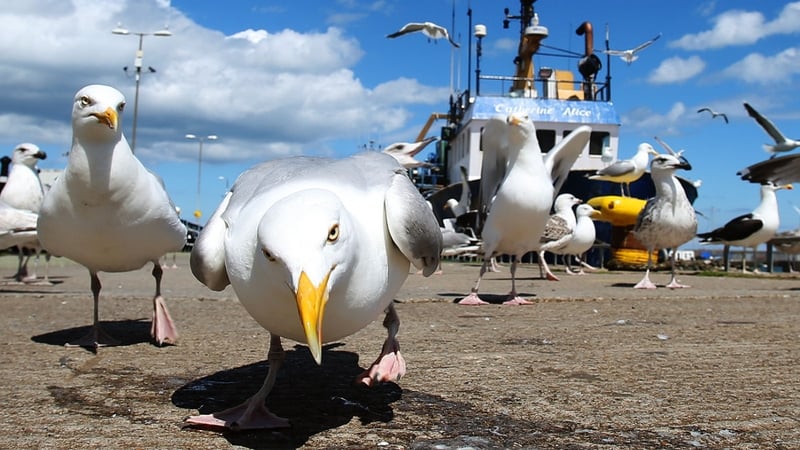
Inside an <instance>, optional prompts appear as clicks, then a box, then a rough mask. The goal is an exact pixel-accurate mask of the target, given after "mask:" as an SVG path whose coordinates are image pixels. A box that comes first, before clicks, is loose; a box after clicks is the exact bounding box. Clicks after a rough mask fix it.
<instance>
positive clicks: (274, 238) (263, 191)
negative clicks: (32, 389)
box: [188, 152, 442, 429]
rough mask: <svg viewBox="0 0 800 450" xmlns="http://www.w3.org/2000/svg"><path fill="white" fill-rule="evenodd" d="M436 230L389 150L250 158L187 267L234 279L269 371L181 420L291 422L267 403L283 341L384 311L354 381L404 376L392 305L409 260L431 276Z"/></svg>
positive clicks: (335, 330)
mask: <svg viewBox="0 0 800 450" xmlns="http://www.w3.org/2000/svg"><path fill="white" fill-rule="evenodd" d="M441 251H442V234H441V232H440V231H439V225H438V223H437V221H436V217H435V216H434V214H433V211H431V209H430V208H429V207H428V206H427V205H426V202H425V200H424V199H423V198H422V195H421V194H420V193H419V191H418V190H417V188H416V187H415V186H414V184H413V183H412V182H411V180H410V179H409V177H408V175H407V171H406V169H405V168H404V167H402V166H401V165H400V164H398V162H397V161H396V160H395V159H393V158H391V157H390V156H389V155H385V154H382V153H380V152H363V153H359V154H356V155H353V156H351V157H348V158H345V159H340V160H334V159H326V158H314V157H305V156H297V157H292V158H285V159H278V160H273V161H270V162H266V163H263V164H260V165H257V166H255V167H253V168H251V169H249V170H247V171H245V172H244V173H243V174H242V175H240V176H239V178H238V179H237V180H236V183H234V185H233V187H232V188H231V191H230V192H229V193H228V194H227V195H226V197H225V198H224V199H223V200H222V203H221V204H220V205H219V207H218V208H217V210H216V211H215V212H214V214H213V215H212V216H211V218H210V219H209V220H208V223H207V225H206V226H205V227H204V228H203V231H202V232H201V233H200V236H199V238H198V239H197V242H196V243H195V246H194V249H193V250H192V253H191V257H190V264H191V268H192V273H193V274H194V275H195V277H196V278H197V279H198V280H199V281H200V282H201V283H203V284H205V285H206V286H208V287H209V288H210V289H213V290H222V289H224V288H225V286H227V285H228V284H230V285H231V286H233V289H234V291H235V292H236V295H237V296H238V298H239V301H240V302H241V304H242V305H243V306H244V307H245V309H246V310H247V311H248V312H249V313H250V315H251V316H252V317H253V318H254V319H255V320H256V322H258V323H259V324H260V325H261V326H262V327H264V328H265V329H266V330H267V331H269V333H270V336H271V339H270V347H269V353H268V355H269V356H268V360H269V371H268V373H267V376H266V378H265V380H264V384H263V386H262V387H261V389H260V390H259V391H258V392H257V393H256V394H255V395H253V396H252V397H251V398H250V399H248V400H246V401H245V402H244V403H242V404H241V405H239V406H235V407H232V408H229V409H227V410H225V411H221V412H217V413H213V414H206V415H199V416H193V417H190V418H189V419H188V422H189V423H190V424H194V425H201V426H211V427H222V428H236V429H256V428H280V427H286V426H288V425H289V423H288V421H287V420H286V419H283V418H280V417H277V416H275V415H274V414H273V413H271V412H270V411H269V410H268V409H267V408H266V406H265V405H264V400H265V399H266V397H267V395H269V393H270V391H271V389H272V385H273V384H274V381H275V378H276V376H277V373H278V370H279V369H280V366H281V364H282V361H283V358H284V352H283V348H282V346H281V338H288V339H292V340H295V341H300V342H305V343H307V344H308V347H309V350H310V352H311V355H312V357H313V358H314V361H315V362H316V363H317V364H320V363H321V362H322V356H323V354H322V344H324V343H326V342H332V341H336V340H338V339H342V338H344V337H346V336H349V335H351V334H353V333H355V332H357V331H359V330H361V329H362V328H364V327H366V326H367V325H369V324H370V323H371V322H372V321H374V320H375V319H376V318H377V317H378V316H379V315H380V314H381V313H382V312H385V314H386V316H385V319H384V322H383V324H384V326H385V327H386V328H387V330H388V336H387V338H386V341H385V342H384V345H383V349H382V350H381V353H380V356H378V358H377V360H375V362H374V363H373V364H372V365H371V366H370V368H368V369H367V370H366V371H365V372H364V373H362V374H361V375H359V376H358V377H357V382H359V383H361V384H364V385H367V386H371V385H373V384H375V383H380V382H385V381H397V380H398V379H399V378H400V377H401V376H402V375H403V374H404V373H405V362H404V360H403V358H402V355H401V354H400V350H399V344H398V343H397V339H396V334H397V331H398V327H399V324H400V321H399V318H398V316H397V312H396V311H395V309H394V306H393V304H392V301H393V299H394V296H395V295H396V294H397V292H398V290H399V289H400V287H401V285H402V284H403V282H404V281H405V280H406V278H407V276H408V273H409V268H410V265H411V264H413V265H414V266H416V267H417V268H421V269H422V270H423V275H424V276H426V277H427V276H430V275H431V274H432V273H433V272H434V271H435V270H436V268H437V266H438V264H439V257H440V256H439V255H440V254H441Z"/></svg>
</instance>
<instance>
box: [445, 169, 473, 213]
mask: <svg viewBox="0 0 800 450" xmlns="http://www.w3.org/2000/svg"><path fill="white" fill-rule="evenodd" d="M460 169H461V196H460V197H459V199H458V200H456V199H454V198H449V199H447V201H446V202H445V204H444V208H445V209H449V210H450V211H452V212H453V215H454V216H455V217H456V218H458V217H460V216H463V215H464V214H466V213H468V212H469V211H470V209H471V208H470V205H471V204H472V191H470V189H469V175H467V168H466V167H464V166H460Z"/></svg>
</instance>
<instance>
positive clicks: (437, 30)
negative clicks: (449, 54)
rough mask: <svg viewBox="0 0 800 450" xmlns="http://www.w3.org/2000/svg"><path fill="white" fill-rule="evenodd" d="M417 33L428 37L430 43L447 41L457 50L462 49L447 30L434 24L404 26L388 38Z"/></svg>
mask: <svg viewBox="0 0 800 450" xmlns="http://www.w3.org/2000/svg"><path fill="white" fill-rule="evenodd" d="M416 32H421V33H422V34H424V35H425V36H427V37H428V41H430V40H431V39H433V40H437V39H447V41H448V42H450V45H452V46H453V47H455V48H459V47H460V46H459V45H458V43H457V42H455V41H454V40H453V39H452V38H451V37H450V33H448V32H447V28H445V27H443V26H441V25H436V24H435V23H433V22H410V23H407V24H405V25H403V28H400V29H399V30H398V31H395V32H394V33H391V34H387V35H386V37H387V38H390V39H394V38H396V37H399V36H403V35H405V34H408V33H416Z"/></svg>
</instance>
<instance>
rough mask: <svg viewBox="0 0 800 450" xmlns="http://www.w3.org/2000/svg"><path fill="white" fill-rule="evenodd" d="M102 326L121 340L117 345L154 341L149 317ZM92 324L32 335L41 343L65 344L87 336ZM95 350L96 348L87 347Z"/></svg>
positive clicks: (112, 335)
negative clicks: (151, 335)
mask: <svg viewBox="0 0 800 450" xmlns="http://www.w3.org/2000/svg"><path fill="white" fill-rule="evenodd" d="M100 326H101V327H102V328H103V330H104V331H105V332H106V333H108V334H109V335H110V336H111V337H113V338H114V339H117V340H118V341H119V344H118V345H117V346H128V345H136V344H142V343H149V342H151V341H152V339H151V337H150V326H151V322H150V320H147V319H136V320H130V319H129V320H115V321H104V322H100ZM90 329H91V326H89V325H86V326H82V327H73V328H66V329H63V330H57V331H51V332H49V333H44V334H39V335H36V336H33V337H31V340H32V341H34V342H38V343H40V344H49V345H60V346H63V345H65V344H67V343H69V342H72V341H74V340H76V339H79V338H80V337H81V336H85V335H86V334H87V333H88V332H89V330H90ZM87 350H90V351H92V350H95V349H87Z"/></svg>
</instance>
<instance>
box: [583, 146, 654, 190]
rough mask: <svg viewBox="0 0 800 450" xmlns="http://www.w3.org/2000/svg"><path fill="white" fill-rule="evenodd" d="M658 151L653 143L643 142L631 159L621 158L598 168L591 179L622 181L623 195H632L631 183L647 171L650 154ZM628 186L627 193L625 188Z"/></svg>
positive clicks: (590, 176)
mask: <svg viewBox="0 0 800 450" xmlns="http://www.w3.org/2000/svg"><path fill="white" fill-rule="evenodd" d="M657 154H658V152H656V150H655V149H654V148H653V146H652V145H650V144H648V143H647V142H642V143H641V144H639V147H638V148H637V150H636V154H634V155H633V157H631V158H630V159H620V160H617V161H615V162H613V163H611V164H610V165H608V166H606V167H604V168H602V169H600V170H598V171H597V172H595V174H594V175H589V179H590V180H603V181H611V182H613V183H620V191H621V193H622V196H623V197H626V196H627V197H630V195H631V183H633V182H634V181H636V180H638V179H639V178H641V177H642V175H644V173H645V172H646V171H647V164H648V163H649V162H650V155H657ZM626 187H627V191H628V192H627V193H626V192H625V188H626Z"/></svg>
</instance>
